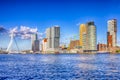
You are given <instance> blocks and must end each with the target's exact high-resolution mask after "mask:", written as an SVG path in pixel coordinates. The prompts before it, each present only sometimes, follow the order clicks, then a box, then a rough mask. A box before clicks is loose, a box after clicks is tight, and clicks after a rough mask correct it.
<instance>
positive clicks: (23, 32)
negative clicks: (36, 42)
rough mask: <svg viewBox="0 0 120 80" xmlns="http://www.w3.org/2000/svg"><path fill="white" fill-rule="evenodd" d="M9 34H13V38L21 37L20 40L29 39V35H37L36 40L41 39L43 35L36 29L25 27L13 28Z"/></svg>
mask: <svg viewBox="0 0 120 80" xmlns="http://www.w3.org/2000/svg"><path fill="white" fill-rule="evenodd" d="M9 33H10V34H11V33H14V34H15V36H18V37H21V39H31V34H34V33H37V34H38V38H39V39H42V38H43V35H44V34H45V33H39V32H38V29H37V28H30V27H27V26H20V28H19V29H18V27H15V28H13V29H10V30H9Z"/></svg>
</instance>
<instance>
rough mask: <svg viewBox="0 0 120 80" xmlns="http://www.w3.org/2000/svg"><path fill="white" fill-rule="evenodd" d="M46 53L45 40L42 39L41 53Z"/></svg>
mask: <svg viewBox="0 0 120 80" xmlns="http://www.w3.org/2000/svg"><path fill="white" fill-rule="evenodd" d="M46 51H47V38H44V39H43V40H42V52H43V53H46Z"/></svg>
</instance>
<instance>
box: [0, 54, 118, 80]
mask: <svg viewBox="0 0 120 80" xmlns="http://www.w3.org/2000/svg"><path fill="white" fill-rule="evenodd" d="M119 79H120V54H45V55H42V54H0V80H119Z"/></svg>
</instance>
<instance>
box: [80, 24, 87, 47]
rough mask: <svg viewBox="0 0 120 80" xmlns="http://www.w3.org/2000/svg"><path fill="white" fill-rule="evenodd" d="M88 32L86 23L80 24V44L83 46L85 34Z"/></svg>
mask: <svg viewBox="0 0 120 80" xmlns="http://www.w3.org/2000/svg"><path fill="white" fill-rule="evenodd" d="M85 33H86V25H85V24H81V25H80V40H79V41H80V46H83V43H84V40H83V38H84V34H85Z"/></svg>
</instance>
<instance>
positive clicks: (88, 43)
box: [80, 22, 97, 52]
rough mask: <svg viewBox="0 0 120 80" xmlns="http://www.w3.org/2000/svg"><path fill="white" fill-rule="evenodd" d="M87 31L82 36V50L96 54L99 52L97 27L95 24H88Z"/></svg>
mask: <svg viewBox="0 0 120 80" xmlns="http://www.w3.org/2000/svg"><path fill="white" fill-rule="evenodd" d="M85 27H86V31H85V32H83V33H82V34H80V35H82V40H81V41H82V48H83V50H84V51H85V52H95V51H97V44H96V26H95V25H94V22H88V23H87V24H86V25H85Z"/></svg>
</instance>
